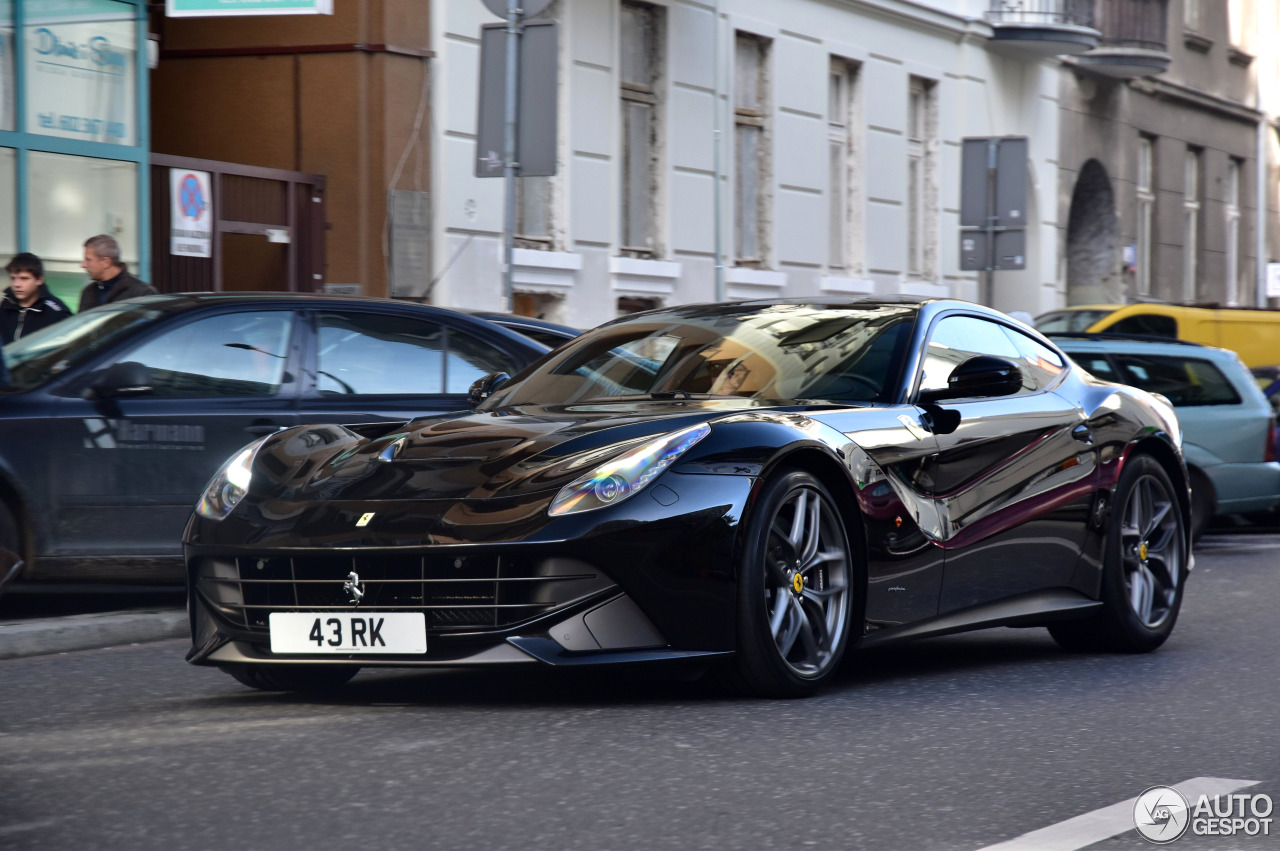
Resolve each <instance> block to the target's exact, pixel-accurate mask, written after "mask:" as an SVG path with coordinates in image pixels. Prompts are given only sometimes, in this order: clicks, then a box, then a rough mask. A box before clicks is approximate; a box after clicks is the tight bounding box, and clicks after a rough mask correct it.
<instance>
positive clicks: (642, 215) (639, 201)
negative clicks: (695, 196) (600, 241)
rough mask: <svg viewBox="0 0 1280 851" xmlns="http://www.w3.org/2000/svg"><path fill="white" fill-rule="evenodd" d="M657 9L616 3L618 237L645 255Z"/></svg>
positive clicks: (653, 148) (649, 229) (650, 209)
mask: <svg viewBox="0 0 1280 851" xmlns="http://www.w3.org/2000/svg"><path fill="white" fill-rule="evenodd" d="M661 27H662V18H661V10H660V9H658V8H656V7H654V6H650V5H648V4H647V3H628V2H624V3H623V4H622V35H621V41H620V44H621V51H622V55H621V63H620V66H621V67H620V72H621V73H620V75H619V76H620V78H621V85H620V95H621V97H622V134H621V136H622V162H621V172H622V187H621V191H620V192H619V200H620V202H621V210H620V217H619V221H620V228H621V233H620V234H619V239H620V241H621V245H622V249H623V251H624V252H626V253H628V254H633V255H639V256H650V255H652V254H653V253H654V251H655V249H656V248H657V240H656V238H655V234H654V230H655V224H654V221H655V216H654V198H655V197H656V196H657V191H658V167H657V151H658V145H657V141H658V138H659V132H658V117H659V116H658V113H659V100H658V69H659V68H661V67H662V62H661V54H660V51H661V44H662V38H661V31H662V30H661Z"/></svg>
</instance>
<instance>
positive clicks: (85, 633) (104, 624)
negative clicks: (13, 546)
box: [0, 609, 190, 659]
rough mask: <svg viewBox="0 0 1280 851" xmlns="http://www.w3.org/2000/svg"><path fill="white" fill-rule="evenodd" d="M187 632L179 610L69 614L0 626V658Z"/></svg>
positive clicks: (86, 648) (91, 648)
mask: <svg viewBox="0 0 1280 851" xmlns="http://www.w3.org/2000/svg"><path fill="white" fill-rule="evenodd" d="M189 632H190V626H189V624H188V621H187V613H186V612H185V611H183V610H181V609H156V610H146V611H142V610H140V611H134V612H111V613H106V614H97V615H69V616H66V617H60V618H40V619H37V620H30V621H20V622H16V623H0V659H19V658H23V657H27V656H45V655H48V654H51V653H66V652H67V651H70V650H94V649H97V648H100V647H113V646H116V645H120V644H140V643H143V642H149V641H163V640H165V639H169V638H183V637H186V636H187V635H188V634H189Z"/></svg>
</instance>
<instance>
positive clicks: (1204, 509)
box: [1191, 471, 1218, 541]
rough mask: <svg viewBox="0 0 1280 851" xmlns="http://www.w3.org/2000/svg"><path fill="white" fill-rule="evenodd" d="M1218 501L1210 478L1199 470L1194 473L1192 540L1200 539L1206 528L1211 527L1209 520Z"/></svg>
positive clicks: (1192, 485)
mask: <svg viewBox="0 0 1280 851" xmlns="http://www.w3.org/2000/svg"><path fill="white" fill-rule="evenodd" d="M1217 503H1218V501H1217V499H1215V498H1214V493H1213V485H1211V484H1209V480H1208V479H1207V478H1205V475H1204V474H1203V473H1201V472H1198V471H1197V472H1194V473H1192V474H1191V540H1193V541H1198V540H1200V536H1201V535H1203V534H1204V530H1205V529H1208V528H1209V521H1210V520H1212V519H1213V514H1214V509H1216V508H1217Z"/></svg>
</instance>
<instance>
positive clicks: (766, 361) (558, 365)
mask: <svg viewBox="0 0 1280 851" xmlns="http://www.w3.org/2000/svg"><path fill="white" fill-rule="evenodd" d="M716 311H718V308H717V309H715V310H709V309H708V308H707V307H706V306H696V305H695V306H689V307H687V308H672V309H670V310H668V311H664V312H661V313H658V312H653V313H646V314H645V315H643V316H639V317H636V318H634V319H625V320H618V321H616V322H611V323H608V324H606V325H604V326H601V327H600V328H597V329H595V330H594V331H588V332H586V333H585V334H583V335H582V336H581V337H578V338H576V339H574V340H571V341H569V342H568V343H566V344H565V345H564V346H561V347H560V348H559V349H557V350H556V351H555V352H554V353H553V354H552V355H551V356H549V357H548V358H546V359H544V360H543V361H541V362H540V364H539V366H538V368H537V369H535V370H532V371H530V372H529V373H528V374H526V375H525V376H523V377H522V378H521V379H520V380H519V381H517V382H513V383H512V384H511V385H510V386H508V387H504V388H503V389H502V390H501V391H499V392H498V393H496V394H494V396H492V397H490V400H489V401H488V402H487V403H486V407H487V409H493V408H497V407H502V406H504V405H526V404H538V405H548V404H571V403H577V402H582V401H586V400H597V399H609V398H616V397H622V396H634V395H650V394H652V395H653V396H654V397H655V398H663V397H665V396H668V395H672V396H674V395H677V394H705V395H711V396H732V397H739V398H744V399H762V400H764V399H767V400H782V399H806V400H808V399H822V400H832V401H842V402H877V401H887V399H888V397H889V395H890V394H896V391H897V389H898V387H899V385H900V382H901V376H902V362H903V360H904V358H905V343H906V341H908V340H909V339H910V336H911V329H912V327H913V325H914V320H915V313H914V310H913V309H911V308H906V307H899V306H896V305H894V306H888V305H886V306H881V307H874V308H866V309H863V308H857V307H845V306H838V307H832V306H825V305H804V304H781V305H774V306H769V307H765V308H761V307H759V306H756V305H750V304H744V305H742V306H741V307H739V308H737V309H735V310H733V311H730V312H728V313H726V314H724V315H721V314H720V313H719V312H716ZM1005 345H1006V346H1008V347H1009V348H1010V349H1012V345H1011V344H1009V343H1008V341H1007V340H1006V341H1005Z"/></svg>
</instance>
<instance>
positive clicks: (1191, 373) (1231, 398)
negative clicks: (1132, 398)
mask: <svg viewBox="0 0 1280 851" xmlns="http://www.w3.org/2000/svg"><path fill="white" fill-rule="evenodd" d="M1112 357H1114V358H1115V360H1116V363H1117V364H1118V365H1119V367H1120V372H1121V377H1120V379H1119V380H1120V381H1122V382H1123V383H1125V384H1132V385H1133V386H1134V387H1139V388H1141V389H1143V390H1146V391H1149V392H1151V393H1160V394H1163V395H1164V396H1166V397H1168V399H1169V401H1170V402H1172V403H1173V404H1174V405H1176V406H1178V407H1193V406H1197V405H1238V404H1240V396H1239V394H1238V393H1236V391H1235V388H1234V387H1232V386H1231V382H1229V381H1228V380H1227V377H1226V376H1225V375H1223V374H1222V371H1221V370H1220V369H1218V367H1217V366H1215V365H1214V364H1212V363H1210V362H1209V361H1206V360H1199V359H1195V358H1177V357H1161V356H1157V355H1130V354H1116V355H1113V356H1112Z"/></svg>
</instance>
